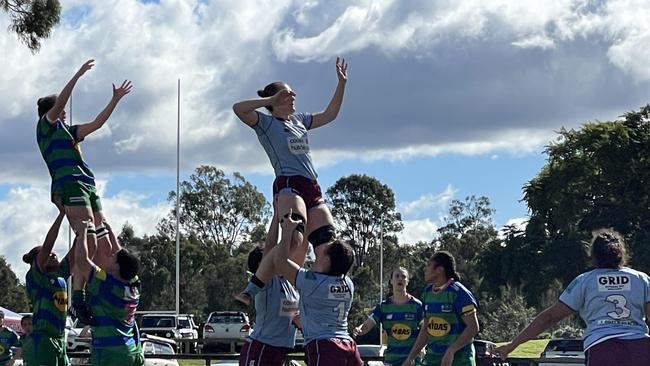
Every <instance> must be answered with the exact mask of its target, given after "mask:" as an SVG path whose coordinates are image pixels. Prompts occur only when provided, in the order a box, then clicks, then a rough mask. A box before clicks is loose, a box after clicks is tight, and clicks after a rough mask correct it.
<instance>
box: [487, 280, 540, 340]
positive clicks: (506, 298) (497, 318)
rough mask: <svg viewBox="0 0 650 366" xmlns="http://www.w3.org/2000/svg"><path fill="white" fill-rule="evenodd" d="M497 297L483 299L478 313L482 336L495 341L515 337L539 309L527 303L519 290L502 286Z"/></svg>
mask: <svg viewBox="0 0 650 366" xmlns="http://www.w3.org/2000/svg"><path fill="white" fill-rule="evenodd" d="M500 293H501V295H500V296H499V297H497V298H492V299H490V300H487V301H486V300H483V301H481V306H480V308H481V311H479V313H478V317H479V321H480V323H481V338H482V339H488V340H491V341H494V342H500V341H508V340H511V339H513V338H514V337H515V336H516V335H517V334H519V332H521V331H522V330H523V329H524V328H525V327H526V326H528V324H529V323H530V322H531V320H532V319H533V317H535V315H536V314H537V311H536V310H535V309H534V308H532V307H529V306H528V305H527V304H526V301H525V299H524V297H523V296H522V295H521V293H520V292H519V291H516V290H514V289H513V288H511V287H504V288H501V291H500Z"/></svg>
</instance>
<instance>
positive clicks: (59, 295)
mask: <svg viewBox="0 0 650 366" xmlns="http://www.w3.org/2000/svg"><path fill="white" fill-rule="evenodd" d="M52 301H53V302H54V306H56V308H57V309H59V311H60V312H62V313H65V312H66V311H67V310H68V292H67V291H56V292H55V293H54V294H53V295H52Z"/></svg>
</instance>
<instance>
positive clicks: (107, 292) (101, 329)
mask: <svg viewBox="0 0 650 366" xmlns="http://www.w3.org/2000/svg"><path fill="white" fill-rule="evenodd" d="M73 225H74V227H75V231H76V232H77V233H78V234H79V235H77V239H76V240H77V241H78V242H77V243H76V248H77V252H76V256H77V261H76V265H75V267H74V268H73V272H74V277H73V287H74V290H75V294H74V295H73V296H74V297H77V296H80V295H81V290H82V289H83V288H84V284H85V288H86V294H87V295H88V298H87V299H79V300H77V299H74V300H73V301H74V302H77V301H81V302H86V303H87V304H88V305H89V307H90V313H91V314H92V316H93V325H92V334H93V341H92V355H91V365H93V366H103V365H106V366H109V365H120V366H142V365H144V355H143V352H142V345H141V343H140V335H139V332H138V327H137V325H136V323H135V311H136V309H137V307H138V302H139V299H140V281H139V279H138V271H139V268H140V263H139V262H138V260H137V259H136V258H135V257H134V256H133V254H131V253H129V251H128V250H126V249H124V248H122V247H121V246H120V244H119V242H118V241H117V238H116V237H115V235H114V234H113V231H112V230H111V229H110V226H109V227H108V231H109V240H110V241H111V242H112V243H111V245H112V247H113V248H114V249H115V252H113V253H112V254H111V255H110V256H108V257H103V256H97V257H96V258H95V260H91V259H90V257H89V256H88V243H87V239H86V235H85V234H86V233H87V231H88V230H89V229H92V227H93V226H92V223H91V222H89V221H83V222H76V223H74V224H73Z"/></svg>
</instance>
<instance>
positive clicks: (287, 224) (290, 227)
mask: <svg viewBox="0 0 650 366" xmlns="http://www.w3.org/2000/svg"><path fill="white" fill-rule="evenodd" d="M293 217H294V215H293V209H289V213H287V214H285V215H284V216H282V218H281V219H280V226H281V227H282V232H285V233H293V231H294V230H295V229H296V228H297V227H298V225H300V224H302V221H301V220H294V219H293Z"/></svg>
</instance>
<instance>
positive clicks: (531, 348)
mask: <svg viewBox="0 0 650 366" xmlns="http://www.w3.org/2000/svg"><path fill="white" fill-rule="evenodd" d="M548 341H549V340H548V339H535V340H532V341H528V342H526V343H524V344H522V345H520V346H519V347H517V348H516V349H515V350H514V352H512V353H511V354H510V357H511V358H537V357H539V355H540V354H541V353H542V351H543V350H544V347H546V345H547V344H548ZM501 344H502V343H499V345H501ZM178 363H179V364H180V366H204V365H205V361H202V360H178Z"/></svg>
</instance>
